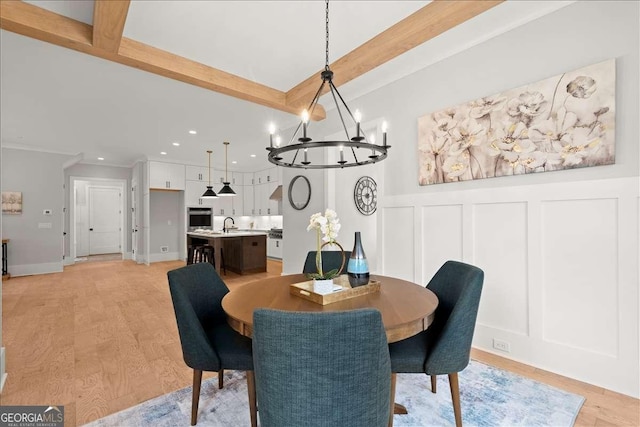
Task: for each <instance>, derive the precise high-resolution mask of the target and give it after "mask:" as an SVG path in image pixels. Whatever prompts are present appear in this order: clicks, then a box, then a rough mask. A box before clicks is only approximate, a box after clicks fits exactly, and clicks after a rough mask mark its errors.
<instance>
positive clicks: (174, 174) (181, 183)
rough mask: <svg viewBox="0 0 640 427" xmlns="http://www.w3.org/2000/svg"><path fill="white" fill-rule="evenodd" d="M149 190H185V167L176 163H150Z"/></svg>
mask: <svg viewBox="0 0 640 427" xmlns="http://www.w3.org/2000/svg"><path fill="white" fill-rule="evenodd" d="M149 188H155V189H161V190H184V189H185V166H184V165H179V164H176V163H164V162H154V161H149Z"/></svg>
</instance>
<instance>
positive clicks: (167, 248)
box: [160, 246, 169, 252]
mask: <svg viewBox="0 0 640 427" xmlns="http://www.w3.org/2000/svg"><path fill="white" fill-rule="evenodd" d="M160 252H169V246H160Z"/></svg>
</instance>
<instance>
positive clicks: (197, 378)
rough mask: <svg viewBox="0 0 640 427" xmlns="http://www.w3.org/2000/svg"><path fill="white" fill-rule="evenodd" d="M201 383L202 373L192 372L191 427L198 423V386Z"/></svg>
mask: <svg viewBox="0 0 640 427" xmlns="http://www.w3.org/2000/svg"><path fill="white" fill-rule="evenodd" d="M201 383H202V371H198V370H196V369H194V370H193V396H192V397H191V425H192V426H194V425H196V424H197V423H198V402H199V401H200V384H201Z"/></svg>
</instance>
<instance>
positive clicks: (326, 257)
mask: <svg viewBox="0 0 640 427" xmlns="http://www.w3.org/2000/svg"><path fill="white" fill-rule="evenodd" d="M316 254H317V252H316V251H310V252H309V253H308V254H307V259H305V260H304V267H303V268H302V273H304V274H308V273H316V272H317V271H318V269H317V267H316ZM349 257H351V251H344V269H343V271H342V273H346V272H347V263H348V262H349ZM341 265H342V252H341V251H322V269H323V270H324V271H331V270H333V269H338V268H340V266H341Z"/></svg>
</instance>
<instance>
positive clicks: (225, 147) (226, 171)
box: [223, 141, 229, 182]
mask: <svg viewBox="0 0 640 427" xmlns="http://www.w3.org/2000/svg"><path fill="white" fill-rule="evenodd" d="M223 144H224V181H225V182H229V176H228V175H227V174H228V173H229V168H228V163H227V150H228V149H229V143H228V142H227V141H225V142H223Z"/></svg>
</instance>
